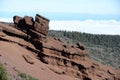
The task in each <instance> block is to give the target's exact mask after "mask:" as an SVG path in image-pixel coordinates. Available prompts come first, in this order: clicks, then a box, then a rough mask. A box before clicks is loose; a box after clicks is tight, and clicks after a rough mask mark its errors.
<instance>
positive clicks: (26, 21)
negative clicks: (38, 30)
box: [24, 16, 34, 26]
mask: <svg viewBox="0 0 120 80" xmlns="http://www.w3.org/2000/svg"><path fill="white" fill-rule="evenodd" d="M24 20H25V24H26V25H29V26H33V24H34V20H33V18H32V17H29V16H25V17H24Z"/></svg>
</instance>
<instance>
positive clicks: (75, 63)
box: [0, 14, 120, 80]
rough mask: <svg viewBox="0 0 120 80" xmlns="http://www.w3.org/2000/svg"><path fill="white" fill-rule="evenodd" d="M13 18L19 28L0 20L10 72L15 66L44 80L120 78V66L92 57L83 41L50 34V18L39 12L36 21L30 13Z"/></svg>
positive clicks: (2, 49) (2, 52)
mask: <svg viewBox="0 0 120 80" xmlns="http://www.w3.org/2000/svg"><path fill="white" fill-rule="evenodd" d="M13 20H14V23H15V24H16V26H17V27H18V28H16V27H14V26H13V27H11V26H8V25H4V24H2V23H0V45H1V46H0V57H1V58H0V61H3V63H6V62H7V65H5V66H6V68H7V70H8V72H9V73H11V72H12V67H11V66H13V67H14V68H17V71H16V72H19V71H20V72H21V71H23V72H25V73H28V74H31V75H32V76H35V77H37V78H39V79H40V80H48V79H50V80H66V79H68V80H120V76H119V75H120V70H116V69H114V68H112V67H108V66H105V65H103V64H100V63H98V62H95V61H93V60H91V59H89V58H88V56H87V54H88V52H87V50H86V49H85V47H84V45H83V44H82V43H80V42H78V43H77V46H73V45H70V44H67V43H64V42H63V41H61V40H60V39H57V38H49V37H47V36H46V35H47V34H48V30H49V20H48V19H47V18H44V17H42V16H40V15H38V14H37V15H36V17H35V21H34V20H33V18H32V17H29V16H25V17H23V18H21V17H19V16H14V19H13ZM3 35H4V36H3ZM1 55H2V56H1ZM28 63H29V64H28ZM31 64H32V65H31ZM14 71H15V69H14ZM14 71H13V73H16V72H14ZM13 73H11V75H13V76H14V75H17V74H13ZM49 74H50V75H49ZM46 75H47V77H46ZM68 77H69V78H68ZM14 78H15V77H14ZM16 80H17V79H16Z"/></svg>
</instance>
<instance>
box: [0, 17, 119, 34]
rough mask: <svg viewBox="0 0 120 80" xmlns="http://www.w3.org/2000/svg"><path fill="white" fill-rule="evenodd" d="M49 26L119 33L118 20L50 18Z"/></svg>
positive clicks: (52, 27) (72, 29)
mask: <svg viewBox="0 0 120 80" xmlns="http://www.w3.org/2000/svg"><path fill="white" fill-rule="evenodd" d="M0 21H5V22H13V21H12V19H11V18H0ZM49 27H50V30H66V31H78V32H86V33H92V34H111V35H120V21H116V20H84V21H79V20H77V21H76V20H70V21H63V20H61V21H60V20H59V21H57V20H55V21H52V20H51V21H50V24H49Z"/></svg>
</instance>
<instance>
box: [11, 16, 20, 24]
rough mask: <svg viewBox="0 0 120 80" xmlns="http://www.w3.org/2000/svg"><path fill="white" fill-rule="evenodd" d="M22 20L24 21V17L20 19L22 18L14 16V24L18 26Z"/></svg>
mask: <svg viewBox="0 0 120 80" xmlns="http://www.w3.org/2000/svg"><path fill="white" fill-rule="evenodd" d="M21 19H22V17H20V16H14V17H13V21H14V24H18V23H19V21H20V20H21Z"/></svg>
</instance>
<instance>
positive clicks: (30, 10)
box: [0, 0, 120, 20]
mask: <svg viewBox="0 0 120 80" xmlns="http://www.w3.org/2000/svg"><path fill="white" fill-rule="evenodd" d="M119 8H120V0H0V18H11V17H13V16H14V15H20V16H24V15H30V16H34V15H35V14H36V13H39V14H41V15H43V16H46V17H48V18H49V19H51V20H86V19H93V20H110V19H115V20H120V9H119Z"/></svg>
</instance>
